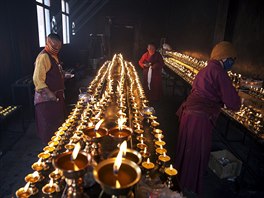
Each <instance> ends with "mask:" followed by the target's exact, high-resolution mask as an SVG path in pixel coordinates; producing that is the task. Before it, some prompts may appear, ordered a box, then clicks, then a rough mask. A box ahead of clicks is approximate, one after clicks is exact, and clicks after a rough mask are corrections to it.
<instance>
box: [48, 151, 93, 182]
mask: <svg viewBox="0 0 264 198" xmlns="http://www.w3.org/2000/svg"><path fill="white" fill-rule="evenodd" d="M71 155H72V151H69V152H64V153H61V154H59V155H57V156H56V157H55V158H53V160H52V165H53V166H54V168H58V169H59V170H61V171H62V172H63V175H64V176H65V177H66V178H67V179H76V178H79V177H82V176H83V175H84V174H85V172H86V170H87V168H88V167H89V165H90V164H89V161H88V159H87V156H88V155H87V153H85V152H83V151H80V152H79V153H78V156H77V158H76V159H75V160H74V161H72V160H71ZM74 163H75V165H76V166H77V167H78V169H77V170H74Z"/></svg>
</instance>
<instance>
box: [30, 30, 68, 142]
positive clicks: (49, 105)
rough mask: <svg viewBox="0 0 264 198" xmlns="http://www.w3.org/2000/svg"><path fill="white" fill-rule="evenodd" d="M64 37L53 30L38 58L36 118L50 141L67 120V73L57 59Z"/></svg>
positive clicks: (42, 134)
mask: <svg viewBox="0 0 264 198" xmlns="http://www.w3.org/2000/svg"><path fill="white" fill-rule="evenodd" d="M61 45H62V43H61V39H60V37H59V36H58V35H57V34H53V33H51V34H50V35H48V37H47V42H46V46H45V48H44V49H43V50H42V51H41V52H40V53H39V55H38V56H37V58H36V61H35V69H34V74H33V82H34V85H35V97H34V104H35V117H36V126H37V134H38V136H39V137H40V139H41V140H42V142H43V143H48V142H49V141H50V139H51V137H52V135H53V134H54V132H55V131H57V129H58V127H59V126H60V125H61V124H62V123H63V121H64V110H65V108H64V73H63V70H62V67H61V64H60V61H59V58H58V53H59V51H60V49H61Z"/></svg>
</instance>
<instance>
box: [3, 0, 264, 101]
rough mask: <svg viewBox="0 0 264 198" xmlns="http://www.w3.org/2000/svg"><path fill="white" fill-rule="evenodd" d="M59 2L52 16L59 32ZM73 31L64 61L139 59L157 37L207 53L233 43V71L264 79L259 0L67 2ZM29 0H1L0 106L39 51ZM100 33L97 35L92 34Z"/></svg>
mask: <svg viewBox="0 0 264 198" xmlns="http://www.w3.org/2000/svg"><path fill="white" fill-rule="evenodd" d="M60 3H61V1H60V0H51V9H52V10H51V13H50V16H51V17H52V16H55V17H56V20H57V23H58V31H59V34H60V35H62V31H61V12H60V7H61V5H60ZM69 5H70V23H71V22H72V21H74V22H75V25H76V29H75V32H76V35H75V36H71V43H70V44H68V45H64V46H63V49H62V51H61V53H60V55H61V59H62V60H63V62H64V65H65V66H67V67H73V66H75V65H76V64H84V65H85V64H87V63H88V60H89V59H91V58H96V57H98V56H104V57H105V58H106V59H109V58H111V57H112V55H113V54H114V53H120V52H122V54H123V55H124V57H125V59H127V60H131V61H133V63H134V64H137V61H138V59H139V57H140V56H141V55H142V53H143V52H145V50H146V45H147V43H148V42H150V41H152V42H155V43H156V44H157V45H158V46H160V41H161V38H166V41H167V42H168V43H169V44H170V45H171V46H172V48H173V49H174V50H177V51H179V52H184V53H188V54H191V55H192V56H195V57H197V58H200V59H207V58H208V57H209V53H210V51H211V49H212V47H213V45H214V44H215V43H217V42H218V41H221V40H228V41H231V42H232V43H233V44H234V45H235V47H236V48H237V50H238V60H237V62H236V64H235V67H234V71H235V72H239V73H241V74H242V75H244V76H246V77H253V78H261V79H263V78H264V69H263V63H264V56H263V54H262V53H263V52H264V9H263V6H261V0H200V1H196V0H187V1H178V0H163V1H153V0H69ZM36 15H37V13H36V3H35V0H27V1H20V0H12V1H10V0H2V1H1V6H0V86H1V87H0V88H1V89H0V104H3V103H4V104H5V103H7V104H10V103H11V98H12V97H11V85H12V83H14V82H15V81H16V80H18V79H20V78H22V77H24V76H26V75H32V73H33V70H34V61H35V58H36V56H37V54H38V53H39V52H40V51H41V50H42V48H40V47H39V43H38V29H37V16H36ZM97 34H102V35H103V37H102V38H103V41H102V42H103V43H104V48H103V50H102V49H101V47H100V46H98V45H99V44H100V43H102V42H101V41H96V38H94V36H91V35H97Z"/></svg>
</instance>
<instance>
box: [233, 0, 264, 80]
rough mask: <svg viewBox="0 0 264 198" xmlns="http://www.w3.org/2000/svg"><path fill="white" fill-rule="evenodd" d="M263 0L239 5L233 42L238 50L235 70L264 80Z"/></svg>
mask: <svg viewBox="0 0 264 198" xmlns="http://www.w3.org/2000/svg"><path fill="white" fill-rule="evenodd" d="M262 3H263V2H262V1H261V0H254V1H250V0H244V1H238V3H237V16H236V20H235V23H234V31H233V42H234V44H235V46H236V47H237V49H238V60H237V64H236V65H235V68H234V69H235V70H236V71H237V72H239V73H242V74H243V75H244V76H247V77H255V78H261V79H264V55H263V53H264V7H263V6H262Z"/></svg>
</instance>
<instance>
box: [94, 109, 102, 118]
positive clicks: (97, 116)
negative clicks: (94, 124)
mask: <svg viewBox="0 0 264 198" xmlns="http://www.w3.org/2000/svg"><path fill="white" fill-rule="evenodd" d="M100 115H101V110H99V112H98V113H97V114H96V115H95V116H94V117H95V118H99V117H100Z"/></svg>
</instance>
